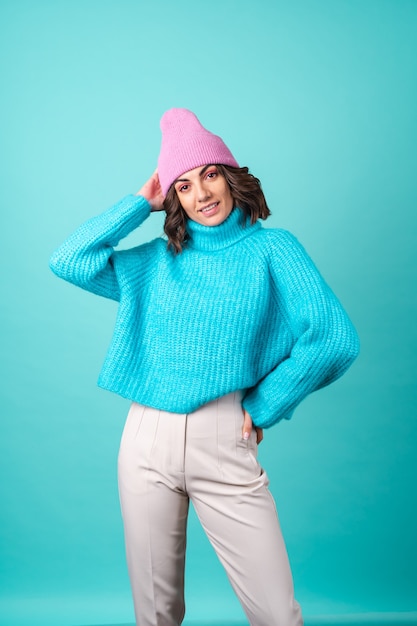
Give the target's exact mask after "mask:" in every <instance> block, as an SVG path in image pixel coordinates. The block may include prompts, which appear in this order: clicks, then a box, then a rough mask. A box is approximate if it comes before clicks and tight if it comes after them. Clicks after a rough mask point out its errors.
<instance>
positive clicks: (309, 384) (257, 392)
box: [243, 230, 359, 428]
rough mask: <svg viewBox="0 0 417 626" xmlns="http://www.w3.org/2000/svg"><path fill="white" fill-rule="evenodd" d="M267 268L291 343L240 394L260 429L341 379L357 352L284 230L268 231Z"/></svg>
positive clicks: (350, 331) (338, 309)
mask: <svg viewBox="0 0 417 626" xmlns="http://www.w3.org/2000/svg"><path fill="white" fill-rule="evenodd" d="M270 272H271V277H272V281H273V286H274V293H275V295H274V300H275V311H276V314H277V315H280V316H283V318H284V319H285V322H286V324H287V326H288V328H289V330H290V332H291V334H292V336H293V337H294V342H293V347H292V349H291V352H290V353H289V354H288V356H287V358H286V359H284V360H282V361H281V362H280V363H277V365H276V367H275V368H274V369H273V370H272V371H271V372H269V373H268V374H267V375H266V376H265V377H264V378H263V379H262V380H261V381H260V382H259V383H258V384H257V385H256V386H255V387H254V388H252V389H251V390H249V392H248V394H247V395H246V397H245V399H244V402H243V405H244V407H245V409H246V410H247V411H248V412H249V414H250V415H251V416H252V419H253V421H254V423H255V424H256V425H257V426H259V427H263V428H268V427H269V426H272V425H273V424H275V423H276V422H278V421H279V420H281V419H283V418H286V419H289V418H290V417H291V415H292V413H293V411H294V409H295V408H296V407H297V405H298V404H299V403H300V402H301V401H302V400H303V399H304V398H305V397H306V396H307V395H308V394H309V393H311V392H312V391H315V390H317V389H320V388H321V387H324V386H325V385H328V384H330V383H331V382H333V381H334V380H336V379H337V378H339V377H340V376H341V375H342V374H343V373H344V372H345V371H346V370H347V369H348V367H349V366H350V365H351V363H352V362H353V361H354V359H355V358H356V356H357V354H358V351H359V340H358V336H357V333H356V331H355V329H354V327H353V325H352V323H351V321H350V320H349V318H348V316H347V314H346V313H345V311H344V309H343V307H342V305H341V304H340V302H339V300H338V299H337V298H336V296H335V295H334V294H333V292H332V291H331V290H330V288H329V287H328V286H327V284H326V283H325V281H324V280H323V278H322V277H321V275H320V273H319V271H318V270H317V268H316V267H315V265H314V263H313V262H312V260H311V259H310V257H309V256H308V254H307V253H306V251H305V250H304V248H303V247H302V246H301V244H300V243H299V242H298V241H297V240H296V238H295V237H294V236H293V235H291V234H290V233H288V232H287V231H284V230H277V231H275V232H274V231H271V238H270Z"/></svg>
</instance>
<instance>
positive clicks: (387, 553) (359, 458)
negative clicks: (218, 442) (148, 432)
mask: <svg viewBox="0 0 417 626" xmlns="http://www.w3.org/2000/svg"><path fill="white" fill-rule="evenodd" d="M0 55H1V100H0V109H1V130H0V132H1V137H0V142H1V170H0V171H1V173H0V198H1V235H2V237H1V239H2V241H1V255H2V273H1V280H2V307H1V328H2V349H1V354H2V370H1V394H2V395H1V398H2V402H1V415H2V418H1V433H0V463H1V484H0V497H1V499H0V502H1V512H0V515H1V519H0V524H1V529H0V530H1V533H0V534H1V562H0V563H1V573H0V574H1V598H0V624H1V625H2V626H24V625H25V624H31V626H33V625H38V624H39V625H42V626H49V625H50V626H67V625H68V626H69V625H73V626H81V625H87V624H89V625H93V624H116V623H132V622H133V611H132V606H131V600H130V590H129V584H128V578H127V573H126V566H125V560H124V548H123V537H122V525H121V519H120V513H119V504H118V495H117V486H116V457H117V450H118V444H119V437H120V434H121V430H122V428H123V422H124V419H125V415H126V413H127V410H128V402H126V401H125V400H122V399H120V398H118V397H115V396H112V395H111V394H109V393H107V392H104V391H102V390H99V389H98V388H97V387H96V385H95V383H96V379H97V375H98V371H99V369H100V366H101V363H102V360H103V357H104V354H105V351H106V349H107V346H108V343H109V340H110V337H111V332H112V327H113V322H114V319H115V314H116V305H115V303H113V302H110V301H106V300H103V299H100V298H98V297H95V296H92V295H90V294H87V293H85V292H82V291H81V290H77V289H76V288H74V287H72V286H69V285H68V284H65V283H63V282H61V281H59V280H58V279H56V277H54V276H53V275H52V273H51V272H50V271H49V269H48V259H49V256H50V254H51V252H52V251H53V249H54V248H55V247H56V246H57V245H59V244H60V243H61V242H62V241H63V239H64V238H65V237H66V236H67V235H68V234H69V233H70V232H71V231H72V230H73V229H74V228H75V227H76V226H77V225H78V224H79V223H81V222H82V221H83V220H85V219H87V218H88V217H90V216H91V215H93V214H97V213H99V212H101V211H102V210H104V209H105V208H107V207H108V206H110V205H111V204H113V202H115V201H116V200H118V199H119V198H120V197H122V196H123V195H125V194H126V193H129V192H135V191H136V190H137V189H139V187H140V186H141V184H142V183H143V182H144V180H146V178H147V177H148V176H149V175H150V174H151V173H152V171H153V169H154V167H155V164H156V158H157V155H158V151H159V144H160V132H159V118H160V116H161V114H162V113H163V112H164V110H166V109H167V108H170V107H171V106H185V107H187V108H190V109H192V110H194V111H195V112H196V113H197V115H198V116H199V117H200V119H201V121H202V122H203V124H204V125H205V126H207V127H208V128H209V129H210V130H212V131H214V132H216V133H217V134H220V135H221V136H222V137H223V138H224V139H225V141H226V142H227V144H228V145H229V146H230V148H231V150H232V151H233V153H234V154H235V156H236V157H237V159H238V160H239V161H240V163H241V164H247V165H248V166H250V168H251V170H252V171H253V172H254V173H255V174H256V175H257V176H258V177H260V178H261V180H262V183H263V187H264V191H265V194H266V196H267V198H268V202H269V204H270V207H271V209H272V211H273V217H272V218H270V220H269V224H268V225H270V226H283V227H285V228H288V229H290V230H291V231H293V232H294V233H295V234H296V235H297V237H298V238H299V239H300V240H301V241H302V243H303V244H304V245H305V246H306V248H307V250H308V251H309V252H310V254H311V256H312V257H313V258H314V260H315V261H316V263H317V265H318V267H319V268H320V270H321V271H322V273H323V274H324V276H325V277H326V279H327V280H328V282H329V283H330V284H331V286H332V287H333V289H334V291H335V292H336V293H337V295H338V296H339V297H340V299H341V300H342V302H343V304H344V305H345V307H346V309H347V310H348V312H349V314H350V316H351V318H352V320H353V322H354V323H355V325H356V327H357V329H358V331H359V334H360V337H361V341H362V352H361V356H360V358H359V359H358V361H357V362H356V364H355V365H354V366H353V368H352V369H351V370H350V371H349V372H348V374H347V375H346V376H345V377H344V378H343V379H342V380H341V381H339V382H337V383H336V384H335V385H333V386H331V387H329V388H327V389H325V390H322V391H320V392H318V393H317V394H313V395H312V396H311V397H309V398H308V399H307V400H306V401H305V402H304V403H303V404H302V405H301V406H300V407H299V409H298V410H297V411H296V414H295V416H294V418H293V420H292V421H291V422H289V423H285V424H280V425H278V426H277V427H275V428H273V429H271V430H269V431H268V432H266V434H265V441H264V443H262V446H261V450H260V456H261V461H262V463H263V465H264V466H265V467H266V469H267V471H268V473H269V475H270V478H271V483H272V491H273V493H274V495H275V498H276V501H277V505H278V509H279V512H280V517H281V523H282V527H283V530H284V534H285V537H286V541H287V545H288V550H289V553H290V558H291V561H292V566H293V573H294V579H295V585H296V591H297V597H298V599H299V601H300V602H301V603H302V605H303V608H304V613H305V615H306V617H307V619H306V622H307V624H336V623H345V624H346V623H357V624H359V623H360V624H365V623H371V622H372V623H378V624H388V623H392V624H393V623H396V624H398V623H417V567H416V561H417V531H416V528H417V514H416V499H417V498H416V479H417V454H416V452H417V450H416V441H417V437H416V435H417V424H416V373H417V363H416V360H417V357H416V353H417V351H416V334H417V331H416V314H417V310H416V309H417V307H416V304H417V302H416V300H417V298H416V284H417V282H416V248H417V246H416V243H417V238H416V230H417V228H416V227H417V217H416V209H417V202H416V201H417V191H416V178H417V177H416V164H417V158H416V145H417V121H416V120H417V115H416V111H417V108H416V107H417V2H416V1H413V0H410V1H407V0H398V1H395V0H392V1H387V0H361V1H360V0H352V1H344V0H335V1H331V0H327V1H326V0H322V1H320V0H317V1H311V2H310V1H307V0H305V1H295V2H284V1H272V0H270V1H267V0H257V1H256V2H254V1H253V2H252V1H251V2H249V1H247V0H212V1H211V2H200V1H198V0H185V1H182V0H179V1H177V2H172V1H169V0H147V1H146V2H145V1H140V0H136V1H134V0H130V1H129V0H119V1H118V2H116V1H112V2H110V1H108V0H102V1H98V0H85V1H81V0H78V1H77V0H75V1H74V0H71V1H69V0H68V1H59V0H57V1H52V0H51V1H47V0H37V1H36V0H35V1H29V0H9V1H7V0H0ZM161 228H162V222H161V216H152V217H151V218H150V219H149V220H148V222H147V223H146V225H145V226H144V227H143V228H141V229H140V232H137V233H134V234H133V235H132V236H131V237H130V238H129V241H127V242H125V243H124V245H132V243H133V242H135V243H136V242H139V241H144V240H147V239H149V238H150V237H154V236H157V235H158V234H159V233H160V232H161ZM250 549H256V546H248V550H250ZM187 604H188V613H187V621H186V624H188V625H191V624H195V623H198V622H199V620H200V621H201V622H203V621H204V620H205V623H210V624H214V623H216V622H218V623H219V624H222V625H223V626H224V625H225V624H229V623H230V624H231V623H234V622H238V621H239V620H240V621H244V619H243V616H242V612H241V610H240V607H239V605H238V603H237V601H236V599H235V597H234V595H233V594H232V592H231V590H230V589H229V586H228V583H227V581H226V579H225V575H224V573H223V571H222V569H221V568H220V566H219V564H218V563H217V560H216V557H215V556H214V555H213V553H212V551H211V548H210V546H209V545H208V542H207V540H206V538H205V536H204V534H203V533H202V531H201V529H200V528H199V525H198V523H197V522H196V520H195V517H194V515H193V516H192V517H191V519H190V534H189V551H188V562H187ZM372 620H373V621H372Z"/></svg>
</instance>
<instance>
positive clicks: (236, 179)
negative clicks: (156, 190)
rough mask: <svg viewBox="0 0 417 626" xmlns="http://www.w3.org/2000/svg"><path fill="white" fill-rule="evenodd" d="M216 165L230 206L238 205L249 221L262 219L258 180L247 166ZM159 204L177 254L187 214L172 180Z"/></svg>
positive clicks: (184, 235) (184, 239)
mask: <svg viewBox="0 0 417 626" xmlns="http://www.w3.org/2000/svg"><path fill="white" fill-rule="evenodd" d="M216 167H217V170H218V172H219V173H220V174H221V175H222V176H224V178H225V179H226V182H227V184H228V185H229V189H230V192H231V194H232V198H233V208H235V207H239V208H240V209H241V210H242V212H243V215H244V217H249V218H250V223H251V224H254V223H255V222H256V221H257V220H258V219H262V220H266V218H267V217H269V216H270V215H271V211H270V210H269V208H268V205H267V203H266V200H265V196H264V193H263V191H262V187H261V183H260V180H259V178H256V177H255V176H253V174H250V173H249V168H247V167H231V166H230V165H219V164H216ZM163 206H164V210H165V212H166V217H165V224H164V231H165V234H166V236H167V237H168V248H172V249H173V250H174V252H175V253H176V254H178V253H179V252H182V249H183V246H184V244H185V243H186V242H187V239H188V234H187V220H188V216H187V214H186V212H185V211H184V209H183V208H182V206H181V203H180V201H179V199H178V196H177V192H176V191H175V186H174V184H172V185H171V187H170V188H169V189H168V192H167V195H166V196H165V200H164V204H163Z"/></svg>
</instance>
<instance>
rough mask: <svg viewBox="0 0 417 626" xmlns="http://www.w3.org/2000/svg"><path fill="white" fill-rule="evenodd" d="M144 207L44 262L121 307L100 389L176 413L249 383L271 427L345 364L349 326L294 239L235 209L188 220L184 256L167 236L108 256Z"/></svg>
mask: <svg viewBox="0 0 417 626" xmlns="http://www.w3.org/2000/svg"><path fill="white" fill-rule="evenodd" d="M150 208H151V207H150V205H149V203H148V202H147V201H146V200H145V199H144V198H142V197H140V196H133V195H132V196H127V197H126V198H124V199H123V200H121V201H120V202H119V203H117V204H116V205H115V206H113V207H112V208H111V209H109V210H108V211H106V212H105V213H103V214H102V215H100V216H98V217H95V218H93V219H91V220H89V221H88V222H86V223H85V224H83V225H82V226H81V227H80V228H78V230H76V232H75V233H74V234H73V235H72V236H71V237H69V239H68V240H67V241H66V242H65V243H64V244H63V245H62V246H61V247H60V248H59V249H58V250H57V251H56V252H55V253H54V254H53V256H52V258H51V268H52V270H53V271H54V272H55V273H56V274H57V275H58V276H60V277H61V278H64V279H65V280H68V281H70V282H72V283H74V284H75V285H78V286H80V287H83V288H84V289H87V290H89V291H92V292H93V293H96V294H99V295H101V296H105V297H107V298H112V299H114V300H117V301H118V302H119V309H118V315H117V320H116V325H115V330H114V335H113V339H112V342H111V345H110V348H109V351H108V354H107V357H106V359H105V362H104V365H103V368H102V371H101V373H100V377H99V381H98V384H99V386H101V387H103V388H105V389H108V390H110V391H113V392H115V393H117V394H120V395H121V396H123V397H125V398H129V399H131V400H134V401H136V402H139V403H140V404H144V405H147V406H151V407H155V408H158V409H161V410H165V411H170V412H175V413H189V412H191V411H194V410H195V409H197V408H198V407H200V406H201V405H203V404H205V403H207V402H209V401H211V400H213V399H215V398H218V397H220V396H223V395H225V394H227V393H230V392H232V391H236V390H244V391H245V392H246V393H245V397H244V400H243V406H244V407H245V408H246V410H247V411H248V412H249V413H250V415H251V416H252V419H253V421H254V423H255V424H256V425H257V426H260V427H264V428H266V427H269V426H272V425H273V424H274V423H276V422H278V421H279V420H281V419H282V418H287V419H289V418H290V417H291V414H292V413H293V411H294V409H295V407H296V406H297V405H298V404H299V403H300V402H301V400H303V398H305V397H306V396H307V394H309V393H311V392H312V391H314V390H316V389H319V388H320V387H324V386H325V385H327V384H329V383H331V382H332V381H334V380H335V379H337V378H338V377H339V376H341V375H342V374H343V373H344V372H345V371H346V370H347V368H348V367H349V365H350V364H351V363H352V361H353V360H354V358H355V357H356V355H357V353H358V338H357V335H356V332H355V330H354V328H353V326H352V324H351V322H350V321H349V319H348V317H347V315H346V313H345V312H344V310H343V308H342V306H341V304H340V303H339V301H338V300H337V298H336V297H335V296H334V294H333V293H332V291H331V290H330V289H329V287H328V286H327V285H326V283H325V282H324V280H323V279H322V277H321V276H320V274H319V272H318V270H317V269H316V267H315V266H314V264H313V262H312V261H311V259H310V258H309V256H308V255H307V254H306V252H305V251H304V249H303V248H302V246H301V245H300V244H299V243H298V242H297V240H296V239H295V238H294V236H292V235H291V234H290V233H288V232H287V231H284V230H280V229H267V228H263V227H262V226H261V224H260V223H259V222H256V223H255V224H253V225H251V224H250V223H249V222H248V221H245V219H244V218H243V214H242V212H241V211H240V210H239V209H234V210H233V211H232V213H231V214H230V216H229V217H228V218H227V220H226V221H225V222H223V223H222V224H220V225H219V226H212V227H210V226H203V225H201V224H198V223H196V222H193V221H191V220H189V221H188V227H187V228H188V233H189V241H188V242H187V244H186V246H185V248H184V250H183V252H182V253H181V254H178V255H175V254H174V253H173V252H172V251H170V250H168V249H167V242H166V241H165V240H164V239H163V238H157V239H155V240H153V241H151V242H149V243H146V244H144V245H141V246H138V247H136V248H133V249H130V250H119V251H115V250H114V247H115V246H117V244H118V243H119V241H120V240H121V239H123V238H124V237H126V235H128V234H129V233H130V232H131V231H132V230H133V229H135V228H136V227H137V226H139V225H140V224H141V223H142V222H143V221H144V220H145V219H146V218H147V217H148V216H149V213H150Z"/></svg>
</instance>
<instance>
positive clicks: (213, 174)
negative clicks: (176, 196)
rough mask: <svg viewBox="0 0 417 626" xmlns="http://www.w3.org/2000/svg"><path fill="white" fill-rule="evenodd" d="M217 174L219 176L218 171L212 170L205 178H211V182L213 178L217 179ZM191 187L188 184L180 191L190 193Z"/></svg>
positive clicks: (180, 188) (179, 189)
mask: <svg viewBox="0 0 417 626" xmlns="http://www.w3.org/2000/svg"><path fill="white" fill-rule="evenodd" d="M217 174H218V172H217V170H210V171H209V172H206V175H205V178H209V179H210V180H211V179H212V178H216V176H217ZM189 186H190V185H188V184H185V185H181V187H178V191H179V192H180V193H184V192H186V191H188V187H189Z"/></svg>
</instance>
